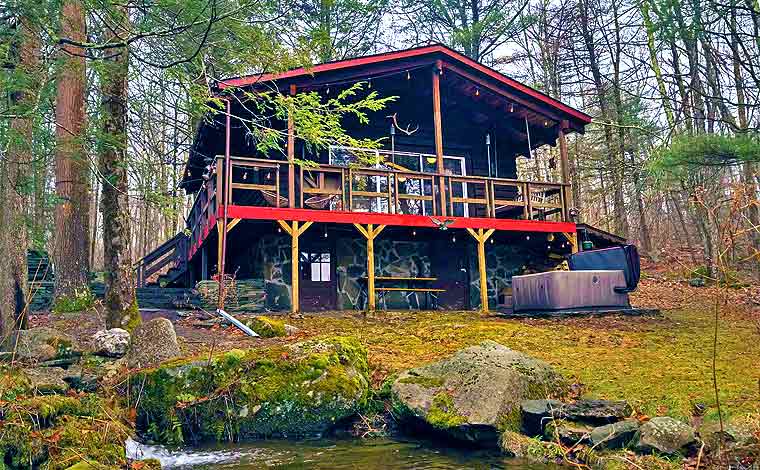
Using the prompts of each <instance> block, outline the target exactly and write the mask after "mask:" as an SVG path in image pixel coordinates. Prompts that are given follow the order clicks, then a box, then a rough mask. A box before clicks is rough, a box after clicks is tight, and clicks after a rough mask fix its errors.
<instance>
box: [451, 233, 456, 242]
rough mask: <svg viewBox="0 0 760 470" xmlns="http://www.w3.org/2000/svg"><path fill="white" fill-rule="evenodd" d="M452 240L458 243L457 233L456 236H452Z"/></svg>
mask: <svg viewBox="0 0 760 470" xmlns="http://www.w3.org/2000/svg"><path fill="white" fill-rule="evenodd" d="M451 242H452V243H456V242H457V237H456V235H454V236H452V237H451Z"/></svg>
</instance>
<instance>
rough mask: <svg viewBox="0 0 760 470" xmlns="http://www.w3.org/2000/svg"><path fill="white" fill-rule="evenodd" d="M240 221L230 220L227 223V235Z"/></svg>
mask: <svg viewBox="0 0 760 470" xmlns="http://www.w3.org/2000/svg"><path fill="white" fill-rule="evenodd" d="M240 220H241V219H232V220H230V221H229V222H227V233H230V230H232V229H233V228H235V225H237V224H239V223H240Z"/></svg>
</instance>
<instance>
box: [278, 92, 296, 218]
mask: <svg viewBox="0 0 760 470" xmlns="http://www.w3.org/2000/svg"><path fill="white" fill-rule="evenodd" d="M295 94H296V86H295V85H290V96H295ZM295 157H296V135H295V123H294V121H293V113H288V207H290V208H293V207H296V167H295ZM279 194H280V188H277V196H278V197H279ZM278 200H279V199H278Z"/></svg>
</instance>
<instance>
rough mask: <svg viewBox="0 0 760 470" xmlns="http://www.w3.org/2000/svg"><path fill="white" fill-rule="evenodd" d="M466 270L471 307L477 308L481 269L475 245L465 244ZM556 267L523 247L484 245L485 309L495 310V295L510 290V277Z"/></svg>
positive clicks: (537, 253) (539, 252)
mask: <svg viewBox="0 0 760 470" xmlns="http://www.w3.org/2000/svg"><path fill="white" fill-rule="evenodd" d="M467 248H468V256H467V259H468V269H469V272H470V289H469V291H470V306H471V308H472V309H473V310H476V309H479V308H480V270H479V269H478V253H477V245H475V244H474V243H473V244H470V245H468V247H467ZM556 264H558V262H557V261H552V260H550V259H549V258H548V257H547V254H546V253H545V252H542V251H539V250H537V249H535V248H533V249H531V248H530V247H528V246H525V245H524V244H499V243H494V244H491V243H486V277H487V278H488V282H487V286H488V306H489V308H496V307H497V302H498V294H499V292H501V290H502V289H504V288H511V287H512V276H519V275H521V274H525V273H527V272H542V271H548V270H551V269H553V268H554V266H555V265H556Z"/></svg>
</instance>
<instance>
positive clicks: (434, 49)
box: [219, 44, 591, 124]
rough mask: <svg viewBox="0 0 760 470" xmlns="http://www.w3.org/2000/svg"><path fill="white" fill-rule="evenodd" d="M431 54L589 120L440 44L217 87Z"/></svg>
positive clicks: (588, 118)
mask: <svg viewBox="0 0 760 470" xmlns="http://www.w3.org/2000/svg"><path fill="white" fill-rule="evenodd" d="M434 53H441V54H444V55H446V56H448V57H451V58H452V59H454V60H457V61H459V62H461V63H463V64H464V65H466V66H468V67H471V68H473V69H475V70H477V71H478V72H480V73H482V74H484V75H486V76H488V77H489V78H492V79H494V80H497V81H498V82H501V83H503V84H505V85H508V86H510V87H512V88H514V89H516V90H519V91H521V92H523V93H525V94H526V95H528V96H531V97H533V98H535V99H537V100H539V101H542V102H543V103H545V104H548V105H549V106H552V107H554V108H557V109H559V110H561V111H563V112H565V113H567V114H569V115H571V116H573V117H574V118H576V119H579V120H580V121H582V122H584V123H586V124H589V123H591V116H589V115H588V114H586V113H584V112H581V111H578V110H577V109H574V108H571V107H570V106H568V105H566V104H564V103H562V102H561V101H558V100H556V99H554V98H552V97H550V96H549V95H546V94H544V93H541V92H540V91H538V90H534V89H533V88H531V87H529V86H527V85H524V84H522V83H520V82H518V81H517V80H514V79H512V78H509V77H507V76H506V75H504V74H502V73H499V72H497V71H496V70H493V69H492V68H490V67H487V66H485V65H483V64H481V63H479V62H476V61H474V60H472V59H470V58H469V57H467V56H465V55H463V54H460V53H459V52H456V51H454V50H452V49H449V48H448V47H445V46H442V45H440V44H437V45H432V46H423V47H419V48H413V49H406V50H403V51H393V52H384V53H381V54H374V55H369V56H364V57H357V58H355V59H347V60H340V61H337V62H327V63H324V64H318V65H315V66H313V67H311V68H305V67H300V68H297V69H293V70H288V71H287V72H282V73H265V74H260V75H249V76H245V77H239V78H232V79H229V80H223V81H221V82H220V83H219V88H220V89H225V88H227V87H232V86H234V87H241V86H246V85H254V84H256V83H259V82H266V81H272V80H283V79H286V78H294V77H300V76H303V75H314V74H317V73H320V72H328V71H332V70H340V69H345V68H351V67H359V66H362V65H368V64H375V63H379V62H385V61H390V60H398V59H406V58H410V57H418V56H422V55H427V54H434ZM444 68H445V64H444Z"/></svg>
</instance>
